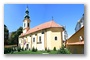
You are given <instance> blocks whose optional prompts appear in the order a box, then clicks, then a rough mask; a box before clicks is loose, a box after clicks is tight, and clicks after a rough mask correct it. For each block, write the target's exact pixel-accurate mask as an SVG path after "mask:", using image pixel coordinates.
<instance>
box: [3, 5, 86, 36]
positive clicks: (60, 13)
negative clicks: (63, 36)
mask: <svg viewBox="0 0 90 60" xmlns="http://www.w3.org/2000/svg"><path fill="white" fill-rule="evenodd" d="M27 5H28V8H29V16H30V20H31V22H30V28H34V27H35V26H38V25H39V24H42V23H45V22H48V21H51V20H52V16H53V19H54V21H55V22H56V23H58V24H59V25H62V26H66V30H67V33H68V37H70V36H71V35H73V34H74V33H75V26H76V24H77V22H78V20H80V19H81V17H82V15H83V14H84V4H4V24H5V25H6V26H7V28H8V29H9V32H12V31H16V30H17V29H18V28H19V27H20V26H22V27H23V20H24V16H25V11H26V7H27Z"/></svg>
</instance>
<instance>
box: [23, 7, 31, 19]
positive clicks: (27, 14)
mask: <svg viewBox="0 0 90 60" xmlns="http://www.w3.org/2000/svg"><path fill="white" fill-rule="evenodd" d="M25 13H26V15H25V17H24V18H25V19H26V18H28V19H29V18H30V17H29V11H28V5H27V8H26V11H25Z"/></svg>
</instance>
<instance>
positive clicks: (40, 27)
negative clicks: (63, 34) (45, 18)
mask: <svg viewBox="0 0 90 60" xmlns="http://www.w3.org/2000/svg"><path fill="white" fill-rule="evenodd" d="M51 27H62V26H60V25H59V24H57V23H55V22H54V21H53V20H52V21H49V22H46V23H43V24H40V25H38V26H36V27H34V28H32V29H29V30H28V31H27V32H26V33H24V34H23V33H22V34H21V35H20V37H21V36H25V35H27V34H30V33H33V32H36V31H39V30H42V29H46V28H51Z"/></svg>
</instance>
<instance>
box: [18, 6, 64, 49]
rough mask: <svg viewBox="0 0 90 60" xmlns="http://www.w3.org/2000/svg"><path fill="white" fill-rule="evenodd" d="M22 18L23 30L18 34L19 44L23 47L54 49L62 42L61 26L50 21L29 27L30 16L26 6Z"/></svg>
mask: <svg viewBox="0 0 90 60" xmlns="http://www.w3.org/2000/svg"><path fill="white" fill-rule="evenodd" d="M25 13H26V15H25V17H24V20H23V32H22V33H21V35H20V36H19V43H18V44H19V46H20V47H21V48H24V49H30V50H31V49H32V48H35V49H36V48H37V50H45V49H49V50H53V49H54V48H56V50H58V49H60V48H61V47H62V44H63V31H64V28H63V26H61V25H59V24H57V23H56V22H54V20H53V19H52V20H51V21H48V22H45V23H42V24H40V25H38V26H36V27H34V28H30V22H31V20H30V16H29V10H28V7H27V8H26V11H25Z"/></svg>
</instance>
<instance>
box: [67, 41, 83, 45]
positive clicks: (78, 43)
mask: <svg viewBox="0 0 90 60" xmlns="http://www.w3.org/2000/svg"><path fill="white" fill-rule="evenodd" d="M83 44H84V41H80V42H74V43H67V45H83Z"/></svg>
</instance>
